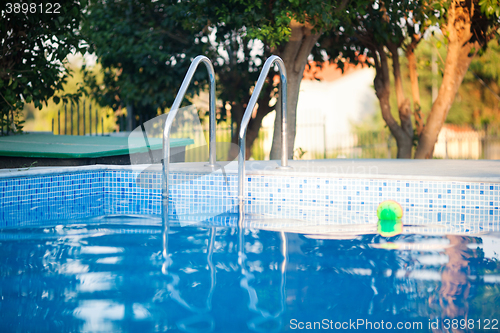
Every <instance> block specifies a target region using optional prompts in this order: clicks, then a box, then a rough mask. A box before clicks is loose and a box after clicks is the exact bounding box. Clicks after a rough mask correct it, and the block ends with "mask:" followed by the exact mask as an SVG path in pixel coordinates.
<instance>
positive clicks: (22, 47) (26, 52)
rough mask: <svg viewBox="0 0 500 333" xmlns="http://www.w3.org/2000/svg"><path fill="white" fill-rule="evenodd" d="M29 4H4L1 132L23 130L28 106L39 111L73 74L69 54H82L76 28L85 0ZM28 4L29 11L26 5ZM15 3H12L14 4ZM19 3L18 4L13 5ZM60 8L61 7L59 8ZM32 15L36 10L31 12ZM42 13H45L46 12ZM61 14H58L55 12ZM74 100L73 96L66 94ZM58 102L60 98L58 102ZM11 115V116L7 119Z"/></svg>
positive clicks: (0, 34)
mask: <svg viewBox="0 0 500 333" xmlns="http://www.w3.org/2000/svg"><path fill="white" fill-rule="evenodd" d="M58 3H59V4H60V7H56V6H55V5H54V6H51V7H50V9H51V10H50V11H49V10H48V9H49V6H48V5H49V4H48V3H47V2H46V1H40V0H35V1H25V2H23V7H11V6H9V4H7V3H5V2H4V3H3V4H2V8H1V10H2V20H0V40H1V43H2V45H1V47H0V52H1V53H0V128H1V131H2V133H3V130H4V126H5V127H7V131H10V130H12V129H14V130H15V131H17V132H20V131H21V130H22V120H20V119H21V117H20V111H21V110H22V109H23V106H24V103H25V102H28V103H31V102H32V103H33V104H34V106H35V107H36V108H38V109H41V108H42V104H43V103H45V104H47V102H48V100H49V99H50V98H51V97H53V96H54V94H55V93H56V92H57V91H59V90H61V89H62V87H63V84H64V82H66V80H67V79H68V77H69V76H70V75H71V72H70V70H69V69H68V68H66V67H65V64H66V60H65V59H66V56H67V55H68V54H72V53H75V52H84V51H85V48H84V47H83V46H82V45H81V43H80V41H81V36H80V35H79V32H78V28H79V26H80V23H81V22H82V15H81V12H82V8H84V7H85V5H86V0H80V1H77V0H61V1H58ZM24 4H26V5H27V7H26V8H27V10H26V8H25V6H24ZM10 5H12V4H10ZM14 5H15V4H14ZM56 8H57V9H56ZM33 11H34V12H33ZM42 11H43V12H42ZM56 12H57V13H56ZM63 97H64V98H65V99H66V98H74V97H75V96H74V95H64V96H63ZM54 101H55V102H58V98H57V100H54ZM9 115H10V116H9Z"/></svg>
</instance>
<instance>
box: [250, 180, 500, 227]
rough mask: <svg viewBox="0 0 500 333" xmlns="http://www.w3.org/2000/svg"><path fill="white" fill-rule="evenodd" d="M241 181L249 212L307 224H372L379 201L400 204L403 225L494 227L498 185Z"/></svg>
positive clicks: (338, 181)
mask: <svg viewBox="0 0 500 333" xmlns="http://www.w3.org/2000/svg"><path fill="white" fill-rule="evenodd" d="M246 180H247V182H248V183H247V184H248V187H247V190H246V193H245V195H246V200H247V205H248V208H247V210H248V211H249V212H252V213H258V212H260V213H265V214H270V215H273V216H280V217H283V218H299V219H303V220H306V221H309V222H310V224H318V223H319V224H325V223H326V224H328V223H332V222H334V223H335V224H353V223H373V221H374V219H376V215H375V211H376V210H377V206H378V204H379V203H380V202H382V201H384V200H395V201H397V202H399V203H400V204H401V206H402V207H403V210H404V214H405V223H411V224H426V223H427V224H428V223H438V224H444V225H446V224H458V225H460V224H463V226H464V230H472V229H474V230H475V231H480V230H483V229H484V228H486V229H488V227H489V226H490V225H491V224H492V223H494V222H497V223H498V221H500V217H499V208H498V207H499V206H500V199H499V187H500V185H499V184H485V183H463V182H431V181H403V180H401V181H398V180H377V179H346V178H317V177H307V178H306V177H270V176H248V177H247V179H246ZM471 223H473V224H471Z"/></svg>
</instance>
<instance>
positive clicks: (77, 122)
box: [52, 100, 104, 135]
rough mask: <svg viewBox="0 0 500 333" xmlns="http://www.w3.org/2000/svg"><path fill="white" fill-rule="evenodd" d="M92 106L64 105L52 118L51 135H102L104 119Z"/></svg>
mask: <svg viewBox="0 0 500 333" xmlns="http://www.w3.org/2000/svg"><path fill="white" fill-rule="evenodd" d="M99 113H100V112H99V109H98V108H96V107H92V104H90V103H85V100H84V101H82V102H72V103H68V104H64V105H63V106H62V107H61V108H60V109H59V111H57V117H56V118H52V133H53V134H58V135H104V117H103V116H102V115H100V114H99Z"/></svg>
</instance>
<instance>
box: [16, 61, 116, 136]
mask: <svg viewBox="0 0 500 333" xmlns="http://www.w3.org/2000/svg"><path fill="white" fill-rule="evenodd" d="M80 62H81V58H79V57H78V58H73V59H70V60H69V63H68V65H67V67H68V68H69V69H70V70H71V71H72V75H71V77H69V78H68V80H67V81H66V82H65V83H64V84H63V88H62V90H60V91H59V92H56V94H55V95H54V97H53V98H52V100H49V101H48V102H47V103H46V104H44V105H43V106H42V108H41V109H40V110H38V109H37V108H35V106H34V104H33V103H25V105H24V108H23V115H24V118H25V120H26V123H25V128H24V129H25V130H26V131H50V130H51V126H52V119H54V127H55V128H54V133H55V134H59V133H58V132H57V131H58V125H57V118H58V112H60V114H61V132H62V133H64V127H65V124H67V127H68V133H69V132H70V128H71V122H70V118H71V109H70V107H71V103H59V104H57V103H55V101H54V100H55V99H56V97H59V98H60V99H61V100H62V99H63V96H64V95H68V94H70V95H71V94H76V93H77V92H78V91H79V89H80V87H81V86H82V85H83V82H84V79H83V72H82V71H81V70H80ZM99 70H100V66H99V65H97V66H95V67H94V69H93V72H92V75H94V76H95V78H96V82H98V83H101V82H102V74H100V71H99ZM79 102H80V116H82V114H83V104H85V105H86V107H87V110H88V107H89V106H91V108H92V110H93V111H92V119H94V118H95V111H96V110H97V112H98V115H99V119H101V117H102V118H103V125H104V132H105V133H108V132H114V131H115V129H116V117H115V113H114V112H113V110H112V109H111V108H109V107H102V106H99V105H96V103H95V101H93V100H92V99H91V98H90V97H88V96H82V97H80V98H79ZM65 104H66V107H67V112H68V113H67V117H68V119H67V120H66V119H65V113H64V105H65ZM72 104H73V108H74V110H73V111H74V114H73V119H72V121H73V127H74V128H73V131H74V132H73V133H74V134H77V133H78V131H79V133H80V134H82V133H83V121H82V119H81V118H80V123H79V124H78V116H77V114H76V111H77V108H76V105H75V103H74V102H73V103H72ZM88 116H89V115H88V111H87V114H86V117H87V119H88ZM93 124H95V120H93ZM77 127H79V130H78V129H77ZM86 131H87V132H86V133H88V132H89V124H88V122H87V126H86ZM94 132H95V125H93V126H92V133H94ZM100 132H101V120H99V133H100Z"/></svg>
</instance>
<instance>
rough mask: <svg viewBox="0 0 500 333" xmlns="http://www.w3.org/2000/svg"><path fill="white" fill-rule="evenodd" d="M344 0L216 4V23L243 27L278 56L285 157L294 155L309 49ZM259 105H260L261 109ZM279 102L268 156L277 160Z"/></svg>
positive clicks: (236, 0)
mask: <svg viewBox="0 0 500 333" xmlns="http://www.w3.org/2000/svg"><path fill="white" fill-rule="evenodd" d="M347 3H348V1H347V0H342V1H337V0H329V1H307V2H302V1H299V0H295V1H271V2H267V1H262V0H260V1H252V2H248V1H242V0H231V1H222V2H221V3H219V4H217V5H215V7H216V9H215V11H216V13H217V16H218V22H219V24H226V23H231V24H234V25H235V26H237V27H241V29H245V31H246V36H247V37H248V38H250V39H258V40H260V41H262V42H263V43H264V45H266V46H267V47H269V50H270V53H272V54H276V55H279V56H280V57H281V58H282V59H283V61H284V63H285V67H286V70H287V75H288V90H287V105H288V110H287V111H288V124H289V126H288V133H287V138H288V142H289V145H288V157H289V158H292V156H293V142H294V141H295V133H296V111H297V102H298V95H299V89H300V82H301V81H302V76H303V73H304V69H305V66H306V65H307V61H308V57H309V55H310V54H311V50H312V49H313V47H314V46H315V45H316V43H317V41H318V38H319V37H320V36H321V35H322V34H323V33H324V32H325V31H328V30H331V29H334V28H336V27H337V25H338V23H339V22H340V20H339V19H338V17H339V16H342V15H344V12H343V9H344V8H345V6H346V5H347ZM260 107H261V106H260V104H259V108H260ZM279 107H280V103H277V104H276V121H275V126H274V136H273V146H272V148H271V159H279V156H280V141H281V136H280V135H279V133H280V132H281V110H279Z"/></svg>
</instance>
